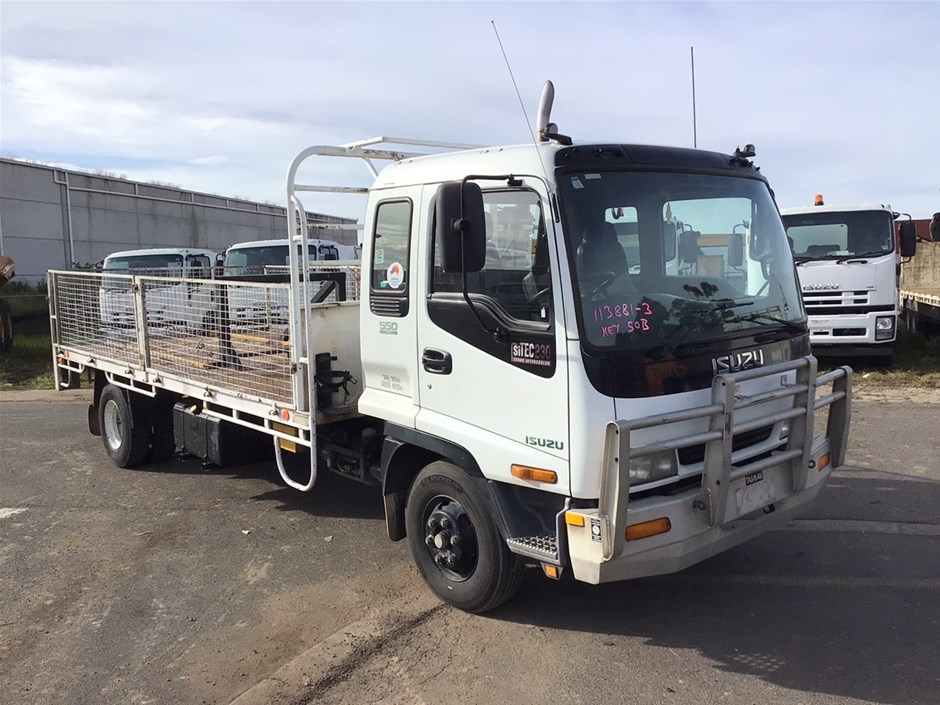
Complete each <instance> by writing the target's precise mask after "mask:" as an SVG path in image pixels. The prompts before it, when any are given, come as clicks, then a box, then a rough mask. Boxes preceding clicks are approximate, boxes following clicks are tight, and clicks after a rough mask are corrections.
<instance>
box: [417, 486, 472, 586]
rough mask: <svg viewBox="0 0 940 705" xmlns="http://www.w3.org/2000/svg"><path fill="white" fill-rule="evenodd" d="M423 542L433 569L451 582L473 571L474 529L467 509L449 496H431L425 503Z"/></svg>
mask: <svg viewBox="0 0 940 705" xmlns="http://www.w3.org/2000/svg"><path fill="white" fill-rule="evenodd" d="M424 545H425V546H426V547H427V550H428V554H429V555H430V556H431V560H432V561H433V562H434V565H435V566H437V569H438V570H439V571H441V573H442V574H443V575H445V576H447V578H448V579H450V580H453V581H454V582H463V581H464V580H467V579H468V578H470V576H472V575H473V573H474V571H475V570H476V567H477V560H478V558H479V544H478V542H477V532H476V529H475V528H474V526H473V522H472V521H471V520H470V515H469V514H467V510H466V509H464V508H463V506H461V504H460V502H457V501H456V500H454V499H452V498H450V497H443V496H438V497H434V498H433V499H432V500H431V501H429V502H428V503H427V504H426V505H425V508H424Z"/></svg>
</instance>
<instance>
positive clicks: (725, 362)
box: [712, 350, 764, 375]
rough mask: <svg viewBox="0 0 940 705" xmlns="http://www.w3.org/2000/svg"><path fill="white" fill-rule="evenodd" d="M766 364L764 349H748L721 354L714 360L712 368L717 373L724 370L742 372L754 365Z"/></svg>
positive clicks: (761, 365)
mask: <svg viewBox="0 0 940 705" xmlns="http://www.w3.org/2000/svg"><path fill="white" fill-rule="evenodd" d="M763 366H764V351H763V350H746V351H744V352H739V353H732V354H731V355H721V356H719V357H716V358H714V359H713V360H712V369H713V370H714V371H715V374H716V375H717V374H721V373H722V372H740V371H741V370H750V369H752V368H754V367H763Z"/></svg>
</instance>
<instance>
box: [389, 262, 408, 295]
mask: <svg viewBox="0 0 940 705" xmlns="http://www.w3.org/2000/svg"><path fill="white" fill-rule="evenodd" d="M385 281H386V282H388V285H389V286H390V287H392V288H393V289H397V288H398V287H400V286H401V285H402V282H404V281H405V269H404V267H402V266H401V263H400V262H392V263H391V264H390V265H388V269H387V270H386V271H385Z"/></svg>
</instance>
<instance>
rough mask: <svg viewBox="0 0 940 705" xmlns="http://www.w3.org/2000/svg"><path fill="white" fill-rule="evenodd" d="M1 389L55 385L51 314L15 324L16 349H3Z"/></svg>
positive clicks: (0, 355) (0, 354)
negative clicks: (7, 350) (50, 324)
mask: <svg viewBox="0 0 940 705" xmlns="http://www.w3.org/2000/svg"><path fill="white" fill-rule="evenodd" d="M0 389H55V381H54V379H53V377H52V339H51V336H50V335H49V318H48V317H41V318H30V319H28V320H25V321H16V322H14V324H13V350H11V351H10V352H8V353H0Z"/></svg>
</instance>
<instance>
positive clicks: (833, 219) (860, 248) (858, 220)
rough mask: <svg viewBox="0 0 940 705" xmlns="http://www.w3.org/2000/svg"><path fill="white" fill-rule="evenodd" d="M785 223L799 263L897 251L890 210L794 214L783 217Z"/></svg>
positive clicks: (794, 254) (873, 255) (869, 255)
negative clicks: (895, 249)
mask: <svg viewBox="0 0 940 705" xmlns="http://www.w3.org/2000/svg"><path fill="white" fill-rule="evenodd" d="M783 224H784V226H785V227H786V229H787V237H789V238H790V239H791V240H792V241H793V256H794V257H795V258H796V260H797V262H800V261H803V262H806V261H809V260H816V259H842V258H845V257H862V256H864V257H875V256H878V255H885V254H888V253H890V252H893V251H894V220H893V218H892V217H891V214H890V213H888V212H887V211H848V212H841V213H833V212H829V213H826V212H821V213H800V214H795V213H794V214H791V215H785V216H783Z"/></svg>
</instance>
